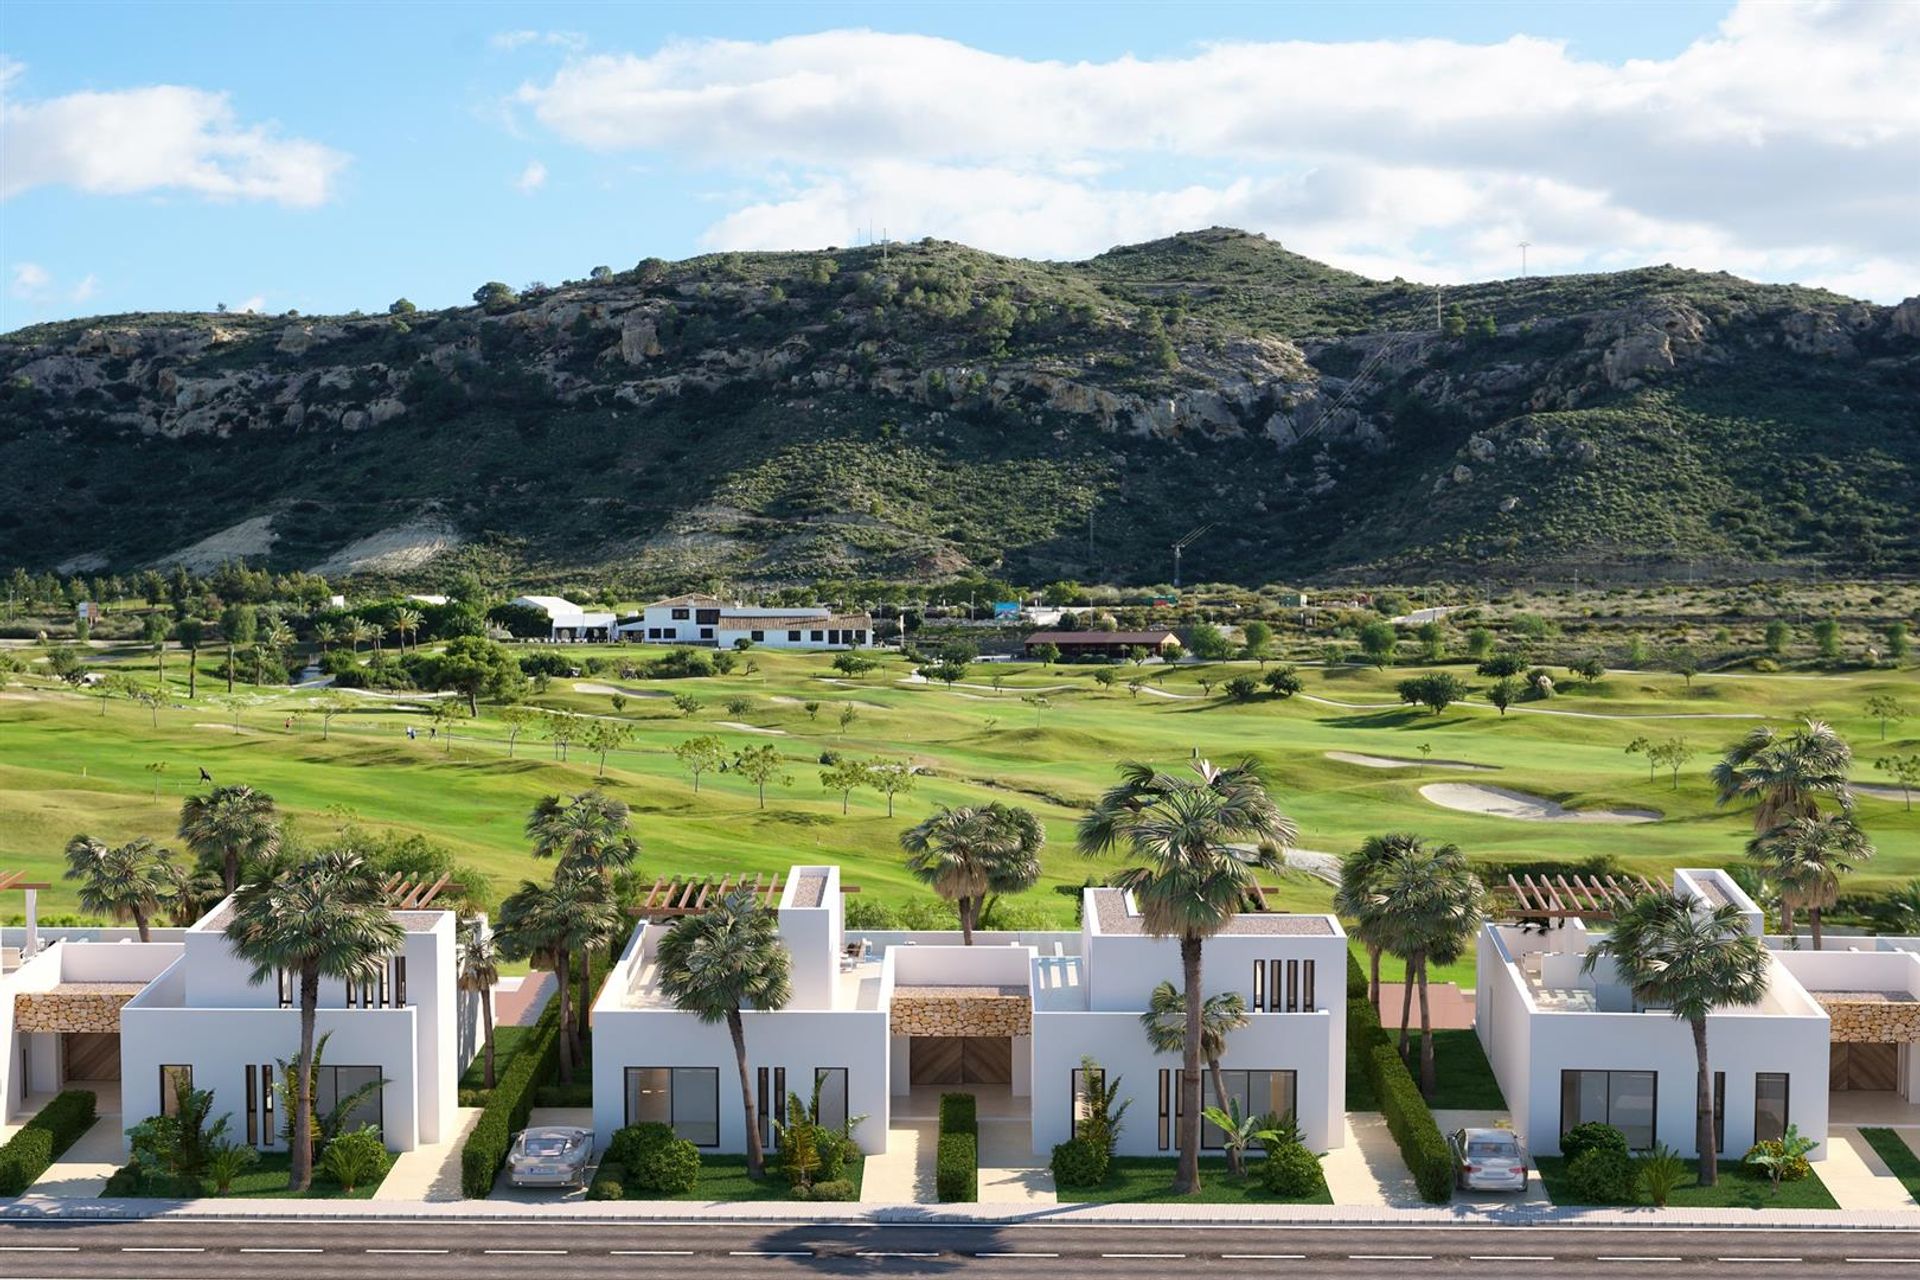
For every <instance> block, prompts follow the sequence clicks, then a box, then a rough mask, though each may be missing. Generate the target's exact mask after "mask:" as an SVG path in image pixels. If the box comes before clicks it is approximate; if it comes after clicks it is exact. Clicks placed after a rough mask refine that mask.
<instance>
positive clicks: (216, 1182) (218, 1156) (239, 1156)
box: [206, 1142, 260, 1196]
mask: <svg viewBox="0 0 1920 1280" xmlns="http://www.w3.org/2000/svg"><path fill="white" fill-rule="evenodd" d="M259 1159H260V1153H259V1152H258V1151H255V1150H254V1149H253V1148H252V1147H250V1146H248V1145H247V1144H246V1143H244V1142H221V1143H218V1144H216V1145H215V1146H214V1148H213V1150H212V1151H210V1152H208V1153H207V1174H206V1176H207V1180H208V1181H210V1182H212V1183H213V1193H214V1194H215V1195H219V1196H223V1195H226V1194H227V1192H229V1191H231V1190H233V1180H234V1179H235V1178H237V1177H239V1176H240V1175H241V1174H243V1173H245V1172H246V1171H247V1170H248V1169H251V1168H252V1167H253V1166H254V1164H255V1163H257V1162H258V1161H259Z"/></svg>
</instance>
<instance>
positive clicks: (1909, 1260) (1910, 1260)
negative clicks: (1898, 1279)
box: [1846, 1258, 1920, 1265]
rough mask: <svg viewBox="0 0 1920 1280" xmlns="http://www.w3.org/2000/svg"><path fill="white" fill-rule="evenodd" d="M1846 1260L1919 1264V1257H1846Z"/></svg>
mask: <svg viewBox="0 0 1920 1280" xmlns="http://www.w3.org/2000/svg"><path fill="white" fill-rule="evenodd" d="M1846 1261H1848V1262H1904V1263H1907V1264H1908V1265H1920V1258H1848V1259H1846Z"/></svg>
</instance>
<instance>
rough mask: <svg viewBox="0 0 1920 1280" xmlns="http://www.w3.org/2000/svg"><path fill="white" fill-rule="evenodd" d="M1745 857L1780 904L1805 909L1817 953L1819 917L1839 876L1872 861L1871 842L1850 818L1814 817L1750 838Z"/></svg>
mask: <svg viewBox="0 0 1920 1280" xmlns="http://www.w3.org/2000/svg"><path fill="white" fill-rule="evenodd" d="M1747 857H1748V858H1749V859H1751V860H1752V861H1753V862H1754V863H1756V864H1758V865H1759V867H1760V868H1761V870H1762V871H1763V872H1764V873H1765V875H1766V876H1767V878H1768V879H1770V880H1772V881H1773V883H1774V884H1776V885H1778V886H1779V888H1780V898H1781V901H1782V902H1783V903H1786V904H1789V905H1790V906H1794V907H1800V908H1802V909H1804V910H1805V911H1806V913H1807V921H1808V923H1809V924H1810V925H1811V926H1812V929H1813V949H1814V950H1815V951H1818V950H1820V917H1821V913H1822V912H1824V911H1826V910H1827V909H1828V908H1829V907H1831V906H1833V904H1834V902H1835V900H1836V899H1837V898H1838V897H1839V893H1840V877H1841V876H1844V875H1847V874H1848V873H1850V872H1852V871H1854V870H1856V869H1857V868H1858V867H1859V865H1860V864H1861V863H1863V862H1865V861H1867V860H1868V859H1870V858H1872V857H1873V842H1872V841H1871V840H1869V839H1867V833H1866V832H1864V831H1862V830H1861V829H1860V827H1859V825H1858V824H1857V823H1855V822H1854V820H1853V816H1852V815H1851V814H1848V813H1829V814H1814V815H1812V816H1810V817H1801V818H1792V819H1789V820H1788V821H1786V822H1783V823H1781V824H1780V825H1779V826H1777V827H1774V828H1773V829H1772V830H1770V831H1766V832H1763V833H1761V834H1760V835H1757V836H1755V837H1753V839H1751V840H1749V841H1747Z"/></svg>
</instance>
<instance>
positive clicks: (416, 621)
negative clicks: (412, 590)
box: [393, 605, 425, 653]
mask: <svg viewBox="0 0 1920 1280" xmlns="http://www.w3.org/2000/svg"><path fill="white" fill-rule="evenodd" d="M424 620H425V619H424V618H423V617H422V615H421V613H420V611H419V610H418V609H416V608H414V607H413V606H411V605H401V606H400V607H399V608H398V609H395V610H394V611H393V633H394V635H396V636H398V637H399V639H400V652H402V653H405V652H406V651H407V640H408V638H409V637H412V636H416V635H418V634H420V624H421V622H423V621H424Z"/></svg>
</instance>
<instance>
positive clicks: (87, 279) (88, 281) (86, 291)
mask: <svg viewBox="0 0 1920 1280" xmlns="http://www.w3.org/2000/svg"><path fill="white" fill-rule="evenodd" d="M99 292H100V277H99V276H96V275H94V274H93V273H92V272H88V273H87V274H86V275H84V276H82V277H80V283H79V284H76V285H75V286H73V289H72V291H71V292H69V293H68V294H67V298H68V300H69V301H71V302H89V301H91V300H92V299H93V295H94V294H96V293H99Z"/></svg>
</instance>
